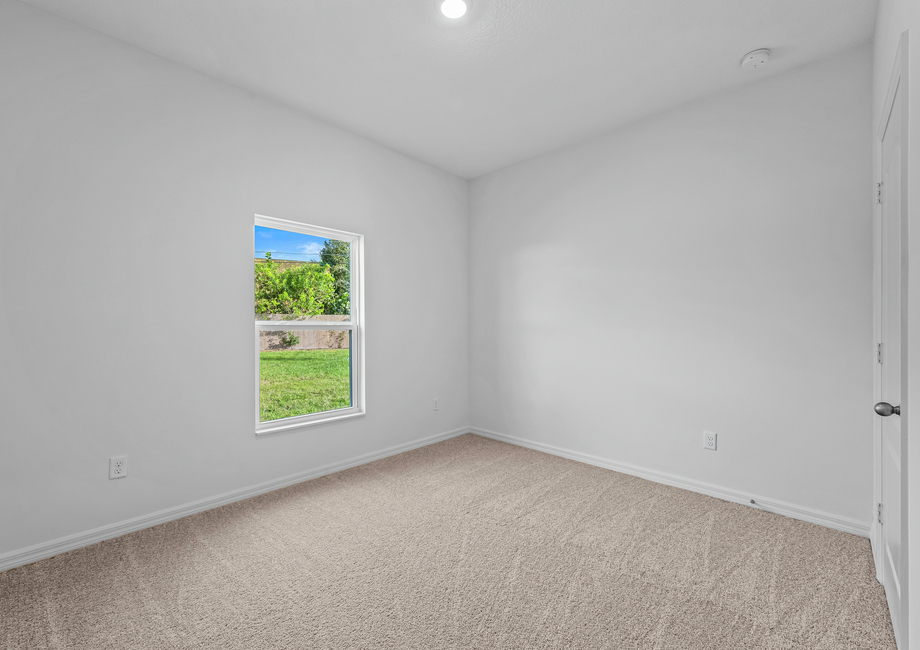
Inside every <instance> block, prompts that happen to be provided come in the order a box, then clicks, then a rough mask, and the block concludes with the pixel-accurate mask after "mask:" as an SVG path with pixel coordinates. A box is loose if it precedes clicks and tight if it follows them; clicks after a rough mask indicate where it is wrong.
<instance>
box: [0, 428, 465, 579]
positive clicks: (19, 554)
mask: <svg viewBox="0 0 920 650" xmlns="http://www.w3.org/2000/svg"><path fill="white" fill-rule="evenodd" d="M469 432H470V429H469V427H462V428H460V429H454V430H453V431H447V432H445V433H439V434H437V435H433V436H429V437H427V438H421V439H420V440H414V441H412V442H407V443H405V444H402V445H396V446H395V447H388V448H386V449H381V450H379V451H374V452H371V453H368V454H363V455H361V456H355V457H354V458H349V459H347V460H343V461H339V462H337V463H330V464H329V465H323V466H322V467H317V468H315V469H311V470H307V471H306V472H301V473H298V474H291V475H289V476H284V477H281V478H278V479H274V480H272V481H266V482H264V483H259V484H258V485H252V486H250V487H246V488H243V489H240V490H234V491H232V492H225V493H223V494H219V495H217V496H214V497H209V498H207V499H201V500H200V501H193V502H192V503H187V504H185V505H181V506H176V507H173V508H167V509H165V510H160V511H158V512H154V513H151V514H149V515H142V516H140V517H134V518H133V519H126V520H125V521H120V522H118V523H115V524H110V525H108V526H101V527H99V528H95V529H93V530H88V531H86V532H83V533H77V534H75V535H68V536H67V537H61V538H58V539H55V540H51V541H50V542H43V543H41V544H35V545H34V546H29V547H27V548H23V549H18V550H15V551H10V552H8V553H4V554H2V555H0V571H6V570H8V569H12V568H14V567H18V566H22V565H24V564H31V563H32V562H37V561H38V560H44V559H46V558H49V557H53V556H55V555H60V554H61V553H66V552H67V551H73V550H76V549H78V548H83V547H84V546H89V545H91V544H96V543H98V542H102V541H105V540H107V539H112V538H113V537H120V536H121V535H126V534H128V533H133V532H135V531H138V530H143V529H144V528H150V527H152V526H158V525H160V524H164V523H166V522H167V521H173V520H175V519H181V518H182V517H188V516H189V515H193V514H195V513H198V512H204V511H205V510H211V509H212V508H219V507H220V506H225V505H227V504H228V503H234V502H236V501H242V500H243V499H249V498H251V497H254V496H258V495H260V494H265V493H266V492H271V491H272V490H278V489H280V488H283V487H287V486H289V485H294V484H295V483H301V482H303V481H309V480H310V479H313V478H319V477H320V476H325V475H326V474H333V473H335V472H340V471H342V470H343V469H348V468H349V467H355V466H357V465H363V464H365V463H370V462H371V461H375V460H380V459H381V458H386V457H387V456H395V455H396V454H401V453H403V452H404V451H410V450H412V449H418V448H419V447H426V446H428V445H431V444H434V443H436V442H441V441H442V440H447V439H449V438H455V437H457V436H461V435H463V434H465V433H469Z"/></svg>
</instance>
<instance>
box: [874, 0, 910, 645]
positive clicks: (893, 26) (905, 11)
mask: <svg viewBox="0 0 920 650" xmlns="http://www.w3.org/2000/svg"><path fill="white" fill-rule="evenodd" d="M905 31H908V32H910V34H909V38H910V47H909V53H910V54H909V56H908V59H909V69H910V72H909V75H908V76H909V84H908V121H909V125H908V174H909V175H908V178H909V182H908V187H907V193H908V210H909V213H910V223H911V224H912V226H913V224H918V223H920V174H918V173H917V170H920V137H918V136H917V134H918V133H920V3H918V2H917V1H916V0H880V3H879V11H878V18H877V20H876V24H875V40H874V42H873V48H874V63H875V67H874V87H873V93H872V98H873V114H872V132H873V136H876V135H877V132H878V125H879V123H880V120H881V118H882V108H883V104H884V101H885V97H886V95H887V92H888V85H889V82H890V80H891V73H892V68H893V66H894V58H895V52H896V51H897V47H898V41H899V40H900V38H901V34H902V32H905ZM875 156H876V157H875V164H874V166H873V169H874V170H877V169H878V148H877V147H876V150H875ZM876 176H878V172H877V171H876ZM908 251H909V253H908V254H909V259H910V263H909V272H908V281H907V294H908V295H907V320H908V328H907V330H908V331H907V337H908V341H909V343H908V349H907V352H906V354H907V358H906V362H907V363H906V364H905V365H906V368H907V382H906V386H905V385H904V384H903V383H902V392H903V394H902V402H901V409H902V413H903V414H904V418H903V419H902V422H903V423H904V426H905V428H906V429H907V439H908V446H907V455H908V463H909V471H908V477H907V480H908V494H909V495H910V498H909V499H908V503H907V508H908V522H907V526H908V540H909V545H908V557H909V562H908V565H909V566H908V592H909V593H908V598H907V601H908V605H907V607H908V617H907V619H908V621H909V623H908V625H909V627H910V629H909V633H908V641H909V643H908V644H906V645H905V647H902V648H901V650H908V648H909V649H910V650H917V649H920V444H915V442H914V441H917V440H920V418H913V417H911V416H910V414H911V413H912V412H913V406H915V405H918V404H920V231H918V229H917V228H915V227H910V228H909V229H908Z"/></svg>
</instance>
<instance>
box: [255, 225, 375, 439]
mask: <svg viewBox="0 0 920 650" xmlns="http://www.w3.org/2000/svg"><path fill="white" fill-rule="evenodd" d="M254 226H263V227H265V228H275V229H278V230H288V231H290V232H297V233H302V234H304V235H313V236H314V237H323V238H325V239H337V240H339V241H346V242H348V243H349V252H350V256H351V260H350V266H349V280H350V282H349V285H350V294H349V300H350V312H351V314H350V316H351V318H350V319H349V320H348V321H321V320H309V321H255V380H256V393H255V397H256V401H255V427H256V435H257V436H261V435H265V434H268V433H276V432H278V431H288V430H290V429H296V428H299V427H306V426H310V425H314V424H325V423H328V422H333V421H336V420H344V419H347V418H355V417H362V416H363V415H364V414H365V410H364V235H359V234H357V233H353V232H345V231H343V230H334V229H332V228H324V227H322V226H313V225H309V224H305V223H301V222H298V221H289V220H287V219H278V218H276V217H267V216H265V215H261V214H257V215H255V223H254ZM253 233H255V227H253ZM253 238H255V235H254V234H253ZM253 248H255V246H253ZM250 299H251V297H250ZM281 330H283V331H293V330H346V331H350V332H351V351H350V354H349V357H350V363H351V392H352V395H351V406H350V407H348V408H343V409H335V410H332V411H320V412H319V413H309V414H307V415H297V416H294V417H290V418H282V419H280V420H268V421H267V422H260V421H259V398H260V397H261V394H260V390H259V381H260V378H259V333H260V332H265V331H281Z"/></svg>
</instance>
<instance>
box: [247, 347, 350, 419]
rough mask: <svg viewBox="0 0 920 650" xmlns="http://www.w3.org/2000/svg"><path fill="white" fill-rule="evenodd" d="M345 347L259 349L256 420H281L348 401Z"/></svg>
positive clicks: (348, 387)
mask: <svg viewBox="0 0 920 650" xmlns="http://www.w3.org/2000/svg"><path fill="white" fill-rule="evenodd" d="M348 355H349V351H348V350H284V351H279V352H260V353H259V383H260V390H259V394H260V398H259V420H260V421H261V422H267V421H269V420H280V419H281V418H289V417H293V416H295V415H304V414H306V413H319V412H320V411H331V410H333V409H341V408H347V407H348V406H350V405H351V377H350V372H349V363H348V361H349V359H348Z"/></svg>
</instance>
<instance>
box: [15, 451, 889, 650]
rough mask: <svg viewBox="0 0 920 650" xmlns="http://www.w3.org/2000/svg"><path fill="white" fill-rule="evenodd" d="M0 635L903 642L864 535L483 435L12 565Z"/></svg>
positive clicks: (136, 641)
mask: <svg viewBox="0 0 920 650" xmlns="http://www.w3.org/2000/svg"><path fill="white" fill-rule="evenodd" d="M0 647H2V648H3V649H4V650H14V649H15V650H20V649H23V650H25V649H27V650H39V649H43V648H55V649H60V648H68V649H69V648H79V649H81V650H83V649H96V648H99V649H104V648H113V649H115V648H117V649H125V648H127V649H132V648H145V649H146V648H150V649H156V650H163V649H167V648H221V649H225V648H226V649H237V648H246V649H252V650H261V649H275V648H285V649H287V648H311V649H312V648H335V649H338V648H343V649H349V648H374V649H379V648H394V649H396V648H398V649H400V650H404V649H407V648H425V649H440V648H457V649H460V648H463V649H467V648H514V649H524V648H560V649H561V648H566V649H569V648H572V649H575V648H592V649H599V648H610V649H615V650H621V649H628V648H648V649H651V648H656V649H662V650H671V649H675V650H676V649H683V648H693V649H710V648H712V649H718V650H739V649H742V648H770V649H777V650H778V649H783V650H788V649H794V648H802V649H807V650H821V649H827V650H831V649H832V650H846V649H848V648H866V649H870V648H871V649H872V650H884V649H889V648H890V649H894V647H895V646H894V639H893V636H892V632H891V623H890V620H889V617H888V609H887V607H886V605H885V598H884V595H883V592H882V588H881V586H880V585H879V584H878V583H877V582H876V580H875V577H874V574H873V568H872V558H871V555H870V550H869V543H868V541H867V540H865V539H861V538H858V537H854V536H852V535H848V534H845V533H839V532H835V531H832V530H828V529H826V528H821V527H819V526H814V525H812V524H806V523H802V522H799V521H795V520H792V519H787V518H784V517H780V516H777V515H771V514H768V513H764V512H760V511H757V510H755V509H752V508H748V507H745V506H739V505H735V504H731V503H726V502H724V501H719V500H717V499H713V498H710V497H706V496H701V495H698V494H694V493H692V492H685V491H683V490H679V489H676V488H671V487H667V486H663V485H658V484H656V483H651V482H648V481H645V480H642V479H638V478H634V477H631V476H626V475H624V474H618V473H616V472H611V471H609V470H604V469H599V468H596V467H591V466H588V465H582V464H580V463H576V462H573V461H569V460H565V459H561V458H556V457H554V456H549V455H546V454H542V453H539V452H535V451H530V450H527V449H522V448H519V447H514V446H511V445H507V444H503V443H499V442H494V441H492V440H487V439H485V438H481V437H478V436H474V435H466V436H462V437H460V438H455V439H453V440H448V441H446V442H442V443H439V444H436V445H432V446H430V447H425V448H423V449H418V450H415V451H411V452H407V453H404V454H401V455H399V456H394V457H391V458H387V459H384V460H380V461H377V462H374V463H370V464H368V465H363V466H361V467H356V468H353V469H350V470H347V471H344V472H340V473H338V474H334V475H331V476H327V477H323V478H319V479H315V480H313V481H309V482H306V483H301V484H299V485H296V486H293V487H289V488H285V489H283V490H278V491H276V492H273V493H271V494H267V495H264V496H261V497H257V498H254V499H250V500H248V501H243V502H240V503H236V504H233V505H229V506H226V507H223V508H219V509H217V510H212V511H210V512H206V513H202V514H199V515H195V516H192V517H188V518H186V519H182V520H180V521H175V522H171V523H168V524H163V525H161V526H157V527H156V528H151V529H148V530H144V531H140V532H137V533H132V534H130V535H126V536H124V537H120V538H118V539H114V540H111V541H108V542H104V543H102V544H97V545H95V546H91V547H88V548H84V549H81V550H77V551H73V552H70V553H66V554H63V555H59V556H58V557H55V558H51V559H49V560H43V561H41V562H38V563H36V564H32V565H30V566H26V567H20V568H18V569H13V570H11V571H7V572H5V573H2V574H0Z"/></svg>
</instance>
